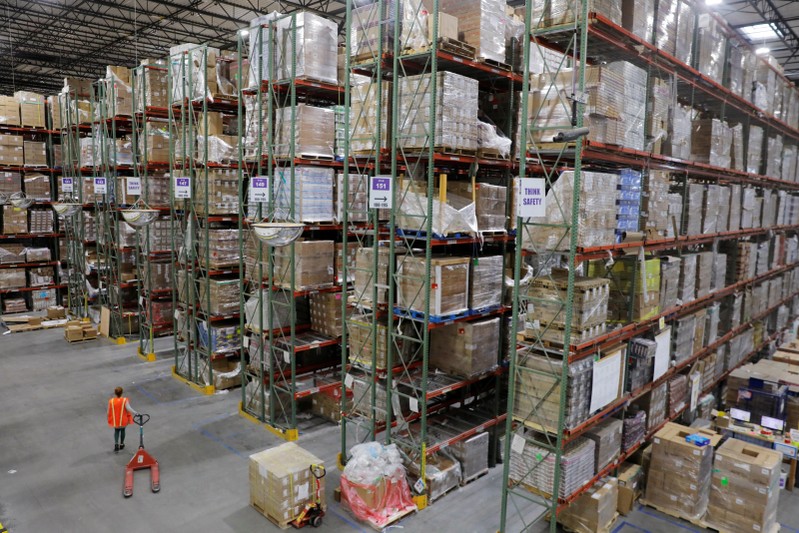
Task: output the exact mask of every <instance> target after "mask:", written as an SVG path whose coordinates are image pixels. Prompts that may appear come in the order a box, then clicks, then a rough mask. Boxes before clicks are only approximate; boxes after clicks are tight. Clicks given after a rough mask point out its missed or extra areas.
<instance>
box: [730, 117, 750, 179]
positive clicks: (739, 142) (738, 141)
mask: <svg viewBox="0 0 799 533" xmlns="http://www.w3.org/2000/svg"><path fill="white" fill-rule="evenodd" d="M729 131H730V133H732V150H731V152H730V159H731V166H730V168H732V169H735V170H738V171H739V172H743V171H744V169H745V168H746V159H745V158H744V127H743V124H735V125H731V126H730V129H729Z"/></svg>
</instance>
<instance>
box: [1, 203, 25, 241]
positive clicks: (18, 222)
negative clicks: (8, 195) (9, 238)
mask: <svg viewBox="0 0 799 533" xmlns="http://www.w3.org/2000/svg"><path fill="white" fill-rule="evenodd" d="M17 233H28V210H27V209H19V208H18V207H14V206H13V205H4V206H3V234H4V235H15V234H17Z"/></svg>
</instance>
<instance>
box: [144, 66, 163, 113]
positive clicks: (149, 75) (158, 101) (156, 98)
mask: <svg viewBox="0 0 799 533" xmlns="http://www.w3.org/2000/svg"><path fill="white" fill-rule="evenodd" d="M150 67H152V68H150ZM165 67H166V63H164V62H161V61H159V62H157V63H154V64H152V65H150V66H144V68H142V69H141V76H142V78H143V79H142V80H141V81H137V82H136V112H137V113H142V112H143V111H144V109H145V106H146V107H167V106H168V105H169V96H168V94H169V93H168V85H169V82H168V80H167V72H168V71H167V70H166V68H165Z"/></svg>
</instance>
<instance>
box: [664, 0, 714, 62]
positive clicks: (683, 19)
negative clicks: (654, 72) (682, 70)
mask: <svg viewBox="0 0 799 533" xmlns="http://www.w3.org/2000/svg"><path fill="white" fill-rule="evenodd" d="M675 3H676V4H677V13H676V14H677V33H676V40H675V46H674V56H675V57H676V58H677V59H679V60H680V61H682V62H683V63H685V64H686V65H690V64H691V57H692V54H693V44H694V29H695V20H696V19H695V18H694V17H695V16H696V11H695V9H696V8H695V7H694V5H693V3H690V2H689V1H688V0H679V1H677V0H675ZM723 53H724V47H722V54H723ZM722 60H723V57H722Z"/></svg>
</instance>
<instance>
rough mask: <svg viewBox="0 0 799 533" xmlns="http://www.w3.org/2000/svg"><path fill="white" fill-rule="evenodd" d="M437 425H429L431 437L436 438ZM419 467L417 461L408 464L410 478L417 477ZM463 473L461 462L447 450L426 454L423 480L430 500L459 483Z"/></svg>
mask: <svg viewBox="0 0 799 533" xmlns="http://www.w3.org/2000/svg"><path fill="white" fill-rule="evenodd" d="M439 429H441V428H440V427H438V426H435V425H432V424H431V425H430V427H428V432H429V434H430V435H431V438H436V437H437V436H438V435H437V434H438V433H440V432H439V431H438V430H439ZM420 470H421V469H420V467H419V463H418V461H412V462H409V464H408V475H409V476H411V479H419V477H420V476H419V473H420ZM462 476H463V473H462V471H461V464H460V462H458V460H457V459H455V458H454V457H452V455H451V454H450V453H449V451H446V452H438V453H434V454H431V455H428V456H427V459H426V463H425V473H424V477H425V479H424V481H425V486H426V487H427V490H428V497H429V498H430V501H435V500H437V499H438V498H440V497H441V496H443V495H444V494H446V493H447V492H449V491H450V490H452V489H454V488H455V487H457V486H458V485H459V484H460V481H461V477H462Z"/></svg>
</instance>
